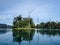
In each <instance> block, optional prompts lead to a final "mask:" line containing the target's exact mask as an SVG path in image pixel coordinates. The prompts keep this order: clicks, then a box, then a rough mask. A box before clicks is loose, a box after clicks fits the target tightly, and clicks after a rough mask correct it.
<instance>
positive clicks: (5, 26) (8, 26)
mask: <svg viewBox="0 0 60 45" xmlns="http://www.w3.org/2000/svg"><path fill="white" fill-rule="evenodd" d="M0 28H12V26H10V25H7V24H0Z"/></svg>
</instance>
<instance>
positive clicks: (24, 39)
mask: <svg viewBox="0 0 60 45" xmlns="http://www.w3.org/2000/svg"><path fill="white" fill-rule="evenodd" d="M8 30H9V29H8ZM8 30H1V29H0V45H60V30H35V29H34V30H15V29H11V30H9V31H8Z"/></svg>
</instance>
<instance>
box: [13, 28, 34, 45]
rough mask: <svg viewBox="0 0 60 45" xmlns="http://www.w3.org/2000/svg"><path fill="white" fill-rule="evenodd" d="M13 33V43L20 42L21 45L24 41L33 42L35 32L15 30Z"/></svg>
mask: <svg viewBox="0 0 60 45" xmlns="http://www.w3.org/2000/svg"><path fill="white" fill-rule="evenodd" d="M12 32H13V41H14V42H18V43H19V44H20V43H21V42H22V41H29V42H31V40H32V39H33V36H34V33H35V30H23V29H13V30H12Z"/></svg>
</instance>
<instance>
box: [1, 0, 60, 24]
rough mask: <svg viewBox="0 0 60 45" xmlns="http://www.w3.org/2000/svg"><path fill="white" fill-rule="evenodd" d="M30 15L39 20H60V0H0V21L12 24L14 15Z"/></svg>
mask: <svg viewBox="0 0 60 45" xmlns="http://www.w3.org/2000/svg"><path fill="white" fill-rule="evenodd" d="M28 9H29V11H32V10H34V11H33V12H32V13H31V15H30V17H32V18H33V20H34V22H35V24H37V23H38V21H37V19H38V18H39V22H47V21H49V20H50V19H51V21H60V0H0V23H5V24H9V25H12V22H13V19H14V17H16V16H18V15H20V14H21V15H22V17H28V13H29V11H28Z"/></svg>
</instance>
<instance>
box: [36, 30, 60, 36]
mask: <svg viewBox="0 0 60 45" xmlns="http://www.w3.org/2000/svg"><path fill="white" fill-rule="evenodd" d="M37 33H40V34H42V35H45V34H46V35H49V36H51V35H52V36H56V35H59V36H60V30H37Z"/></svg>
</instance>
